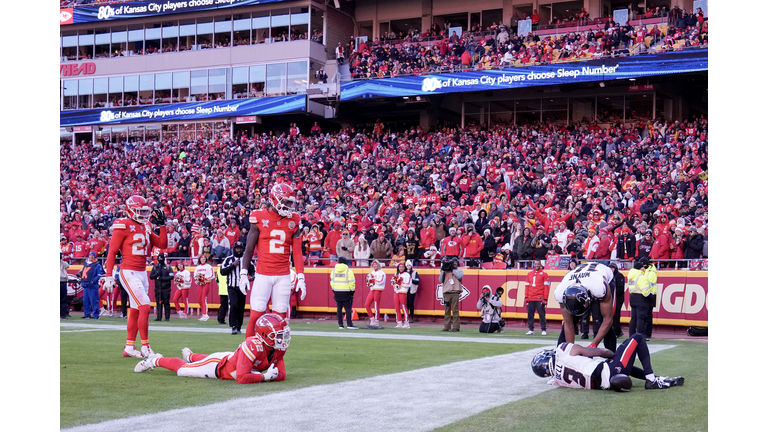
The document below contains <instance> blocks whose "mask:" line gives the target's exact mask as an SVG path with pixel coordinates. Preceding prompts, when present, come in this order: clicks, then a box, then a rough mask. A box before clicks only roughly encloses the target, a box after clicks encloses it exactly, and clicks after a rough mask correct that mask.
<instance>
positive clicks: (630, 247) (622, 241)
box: [616, 234, 637, 259]
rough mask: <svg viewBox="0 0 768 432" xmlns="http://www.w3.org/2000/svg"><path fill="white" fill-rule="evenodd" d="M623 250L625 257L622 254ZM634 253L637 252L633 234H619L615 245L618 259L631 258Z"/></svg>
mask: <svg viewBox="0 0 768 432" xmlns="http://www.w3.org/2000/svg"><path fill="white" fill-rule="evenodd" d="M625 251H626V257H625V256H624V252H625ZM635 253H637V241H636V240H635V236H634V235H633V234H630V235H628V236H626V237H624V236H623V235H620V236H619V241H618V243H617V245H616V255H617V257H618V258H619V259H633V258H634V257H635Z"/></svg>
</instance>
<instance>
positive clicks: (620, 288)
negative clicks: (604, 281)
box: [608, 262, 626, 337]
mask: <svg viewBox="0 0 768 432" xmlns="http://www.w3.org/2000/svg"><path fill="white" fill-rule="evenodd" d="M608 267H610V268H611V270H613V281H614V282H615V283H616V308H615V309H614V312H613V332H614V333H616V337H622V336H624V333H623V332H622V331H621V321H620V320H621V306H622V305H623V304H624V289H625V287H624V284H625V281H626V279H625V278H624V275H623V274H621V272H620V271H619V267H618V265H616V263H613V262H612V263H611V264H610V265H609V266H608Z"/></svg>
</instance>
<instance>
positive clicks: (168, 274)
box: [149, 264, 173, 291]
mask: <svg viewBox="0 0 768 432" xmlns="http://www.w3.org/2000/svg"><path fill="white" fill-rule="evenodd" d="M149 278H150V279H152V280H153V281H155V289H156V290H161V291H170V289H171V281H172V280H173V267H171V266H169V265H168V264H158V265H156V266H154V267H152V271H151V272H150V273H149Z"/></svg>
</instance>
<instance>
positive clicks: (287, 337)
mask: <svg viewBox="0 0 768 432" xmlns="http://www.w3.org/2000/svg"><path fill="white" fill-rule="evenodd" d="M290 341H291V329H290V328H289V327H288V323H287V322H286V321H285V320H284V319H283V318H281V317H280V316H279V315H277V314H273V313H268V314H264V315H262V316H261V317H259V319H258V321H256V335H255V336H253V337H249V338H246V339H245V342H243V343H241V344H240V346H239V347H238V348H237V350H236V351H235V352H218V353H213V354H195V353H193V352H192V350H191V349H189V348H184V349H182V350H181V353H182V357H183V358H176V357H169V358H164V357H163V356H162V355H160V354H155V355H154V356H151V357H150V358H147V359H144V360H142V361H140V362H139V363H138V364H137V365H136V367H135V368H134V369H133V370H134V371H135V372H144V371H146V370H149V369H154V368H155V367H157V366H160V367H162V368H165V369H168V370H172V371H174V372H176V375H178V376H183V377H192V378H217V379H223V380H236V381H237V382H238V384H253V383H260V382H268V381H283V380H285V363H284V362H283V356H284V355H285V351H286V350H287V349H288V344H289V343H290Z"/></svg>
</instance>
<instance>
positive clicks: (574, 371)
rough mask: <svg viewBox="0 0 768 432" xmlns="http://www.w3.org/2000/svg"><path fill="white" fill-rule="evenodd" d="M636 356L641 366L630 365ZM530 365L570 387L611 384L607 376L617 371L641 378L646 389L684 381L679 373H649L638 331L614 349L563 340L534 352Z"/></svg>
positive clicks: (643, 338)
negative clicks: (590, 346)
mask: <svg viewBox="0 0 768 432" xmlns="http://www.w3.org/2000/svg"><path fill="white" fill-rule="evenodd" d="M636 357H637V358H639V359H640V363H641V364H642V365H643V367H642V369H641V368H639V367H636V366H634V363H635V358H636ZM531 369H533V373H535V374H536V375H538V376H540V377H542V378H545V377H552V379H551V380H550V383H552V384H555V385H558V386H561V387H571V388H583V389H608V388H611V382H610V381H611V378H613V377H614V376H616V375H619V374H624V375H629V376H631V377H633V378H637V379H641V380H645V388H646V389H648V390H653V389H666V388H670V387H675V386H681V385H683V382H684V379H683V377H675V378H668V377H663V376H658V375H655V374H654V373H653V368H652V367H651V354H650V352H649V351H648V345H647V344H646V343H645V337H644V336H643V335H642V334H640V333H635V334H633V335H632V336H631V337H630V338H629V339H627V340H625V341H624V343H622V344H621V345H619V347H618V348H617V349H616V353H613V352H612V351H611V350H609V349H605V348H587V347H583V346H581V345H575V344H572V343H568V342H564V343H561V344H560V345H558V346H557V349H553V350H552V349H549V350H544V351H541V352H539V353H538V354H536V356H535V357H534V358H533V360H532V361H531Z"/></svg>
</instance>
